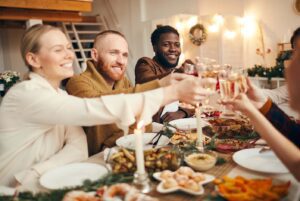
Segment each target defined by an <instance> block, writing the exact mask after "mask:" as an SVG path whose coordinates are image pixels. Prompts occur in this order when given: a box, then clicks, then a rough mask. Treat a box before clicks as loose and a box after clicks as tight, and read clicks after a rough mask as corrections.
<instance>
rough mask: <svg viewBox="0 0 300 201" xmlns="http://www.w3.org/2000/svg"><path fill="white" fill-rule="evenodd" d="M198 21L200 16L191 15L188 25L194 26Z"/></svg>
mask: <svg viewBox="0 0 300 201" xmlns="http://www.w3.org/2000/svg"><path fill="white" fill-rule="evenodd" d="M197 22H198V17H196V16H194V17H191V18H190V19H189V20H188V21H187V25H188V27H192V26H194V25H195V24H197Z"/></svg>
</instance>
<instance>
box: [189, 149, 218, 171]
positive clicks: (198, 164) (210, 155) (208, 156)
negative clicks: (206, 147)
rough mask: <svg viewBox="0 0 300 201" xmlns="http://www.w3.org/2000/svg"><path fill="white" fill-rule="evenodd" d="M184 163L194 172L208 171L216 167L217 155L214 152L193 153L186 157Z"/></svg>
mask: <svg viewBox="0 0 300 201" xmlns="http://www.w3.org/2000/svg"><path fill="white" fill-rule="evenodd" d="M184 161H185V162H186V164H187V165H188V166H190V167H191V168H193V169H194V170H197V171H207V170H209V169H211V168H213V167H214V166H215V165H216V162H217V154H216V153H215V152H213V151H207V152H204V153H192V154H189V155H187V156H185V158H184Z"/></svg>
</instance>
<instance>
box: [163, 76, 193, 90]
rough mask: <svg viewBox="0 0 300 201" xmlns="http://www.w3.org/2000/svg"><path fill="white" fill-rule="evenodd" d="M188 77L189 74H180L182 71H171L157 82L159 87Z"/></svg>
mask: <svg viewBox="0 0 300 201" xmlns="http://www.w3.org/2000/svg"><path fill="white" fill-rule="evenodd" d="M189 77H190V76H189V75H186V74H182V73H171V74H169V75H168V76H166V77H164V78H162V79H160V80H159V81H158V82H159V85H160V86H161V87H165V86H169V85H172V84H176V83H178V82H179V81H181V80H184V79H187V78H189Z"/></svg>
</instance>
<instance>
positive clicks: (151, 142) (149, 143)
mask: <svg viewBox="0 0 300 201" xmlns="http://www.w3.org/2000/svg"><path fill="white" fill-rule="evenodd" d="M160 135H161V134H160V131H159V132H157V133H156V135H154V137H153V138H152V139H151V140H150V141H149V142H148V143H147V144H146V145H154V143H157V140H156V141H155V139H156V138H158V140H159V138H160Z"/></svg>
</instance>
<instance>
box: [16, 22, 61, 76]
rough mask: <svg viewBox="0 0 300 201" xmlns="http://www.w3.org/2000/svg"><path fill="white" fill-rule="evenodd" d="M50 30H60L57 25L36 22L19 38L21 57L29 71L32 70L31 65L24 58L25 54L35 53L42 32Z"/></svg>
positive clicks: (39, 45) (38, 47) (38, 46)
mask: <svg viewBox="0 0 300 201" xmlns="http://www.w3.org/2000/svg"><path fill="white" fill-rule="evenodd" d="M51 30H60V31H61V29H59V28H57V27H54V26H51V25H43V24H36V25H34V26H32V27H30V28H28V29H27V30H26V32H25V33H24V35H23V37H22V39H21V47H20V49H21V55H22V58H23V60H24V62H25V64H26V65H27V67H28V69H29V71H32V67H31V66H30V64H29V63H28V62H27V60H26V54H27V53H28V52H32V53H37V52H38V51H39V50H40V48H41V44H40V38H41V36H42V35H43V34H44V33H47V32H49V31H51Z"/></svg>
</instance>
